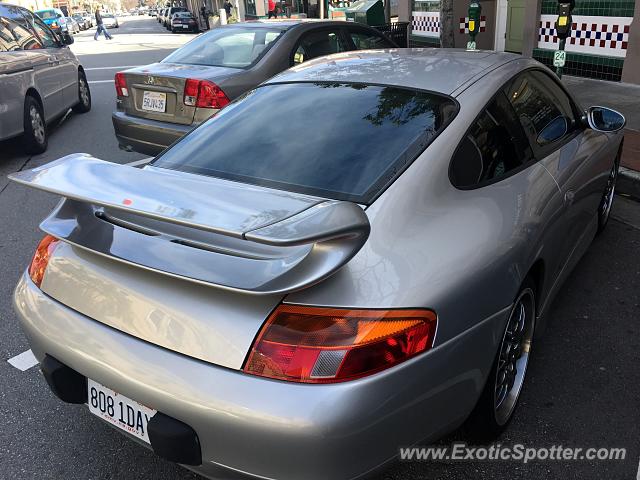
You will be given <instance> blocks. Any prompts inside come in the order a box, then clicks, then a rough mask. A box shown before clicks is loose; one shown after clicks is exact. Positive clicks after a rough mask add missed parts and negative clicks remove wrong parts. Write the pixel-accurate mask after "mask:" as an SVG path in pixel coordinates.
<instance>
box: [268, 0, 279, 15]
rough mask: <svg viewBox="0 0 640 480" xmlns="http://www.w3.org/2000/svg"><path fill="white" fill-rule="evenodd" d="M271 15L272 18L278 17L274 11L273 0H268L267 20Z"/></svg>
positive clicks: (274, 3)
mask: <svg viewBox="0 0 640 480" xmlns="http://www.w3.org/2000/svg"><path fill="white" fill-rule="evenodd" d="M272 16H273V18H278V12H276V2H275V0H269V16H268V17H267V20H269V19H270V18H271V17H272Z"/></svg>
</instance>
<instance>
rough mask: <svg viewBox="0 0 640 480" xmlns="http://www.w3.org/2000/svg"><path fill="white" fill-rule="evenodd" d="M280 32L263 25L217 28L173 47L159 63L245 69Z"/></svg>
mask: <svg viewBox="0 0 640 480" xmlns="http://www.w3.org/2000/svg"><path fill="white" fill-rule="evenodd" d="M281 31H282V30H279V29H273V30H271V29H267V28H255V29H252V28H217V29H215V30H212V31H211V32H209V33H206V34H204V35H200V36H199V37H197V38H196V39H195V40H193V41H191V42H189V43H188V44H187V45H185V46H184V47H182V48H180V49H178V50H176V51H175V52H173V53H172V54H171V55H169V56H168V57H167V58H165V59H164V60H163V62H164V63H184V64H188V65H212V66H216V67H235V68H245V67H248V66H250V65H251V64H252V63H253V62H254V61H255V60H256V59H257V58H258V57H259V56H260V54H261V53H262V52H263V51H265V50H266V49H267V48H269V47H270V46H271V44H272V43H273V42H275V41H276V39H277V38H278V36H279V35H280V33H281Z"/></svg>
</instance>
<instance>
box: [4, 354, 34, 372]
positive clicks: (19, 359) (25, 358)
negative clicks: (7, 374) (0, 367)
mask: <svg viewBox="0 0 640 480" xmlns="http://www.w3.org/2000/svg"><path fill="white" fill-rule="evenodd" d="M7 362H9V363H10V364H11V365H12V366H14V367H16V368H17V369H18V370H20V371H22V372H24V371H25V370H29V369H30V368H31V367H35V366H36V365H37V364H38V359H37V358H36V357H35V356H34V355H33V352H32V351H31V350H27V351H26V352H22V353H21V354H20V355H16V356H15V357H13V358H10V359H9V360H7Z"/></svg>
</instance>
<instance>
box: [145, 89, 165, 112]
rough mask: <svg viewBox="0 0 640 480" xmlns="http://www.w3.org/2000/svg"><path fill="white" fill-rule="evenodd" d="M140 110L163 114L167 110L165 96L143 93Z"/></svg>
mask: <svg viewBox="0 0 640 480" xmlns="http://www.w3.org/2000/svg"><path fill="white" fill-rule="evenodd" d="M142 109H143V110H148V111H149V112H164V111H165V110H166V109H167V94H166V93H163V92H147V91H145V92H144V94H143V95H142Z"/></svg>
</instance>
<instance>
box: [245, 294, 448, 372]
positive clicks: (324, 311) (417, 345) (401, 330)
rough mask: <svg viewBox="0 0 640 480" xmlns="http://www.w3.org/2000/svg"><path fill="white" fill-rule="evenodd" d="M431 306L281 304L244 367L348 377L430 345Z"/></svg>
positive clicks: (433, 316) (394, 362)
mask: <svg viewBox="0 0 640 480" xmlns="http://www.w3.org/2000/svg"><path fill="white" fill-rule="evenodd" d="M436 322H437V319H436V314H435V313H434V312H433V311H431V310H422V309H416V310H351V309H338V308H319V307H306V306H299V305H280V306H279V307H278V308H277V309H276V310H275V311H274V312H273V313H272V314H271V316H270V317H269V319H268V320H267V322H266V323H265V324H264V326H263V327H262V330H261V331H260V334H259V335H258V337H257V338H256V340H255V342H254V344H253V347H252V348H251V351H250V352H249V356H248V358H247V360H246V362H245V365H244V371H245V372H246V373H250V374H253V375H259V376H262V377H269V378H275V379H279V380H287V381H290V382H302V383H334V382H344V381H346V380H353V379H356V378H360V377H364V376H366V375H371V374H373V373H376V372H379V371H381V370H385V369H387V368H389V367H393V366H394V365H397V364H399V363H401V362H404V361H405V360H408V359H409V358H411V357H414V356H415V355H418V354H420V353H422V352H425V351H426V350H428V349H430V348H431V346H432V345H433V339H434V336H435V332H436Z"/></svg>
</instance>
